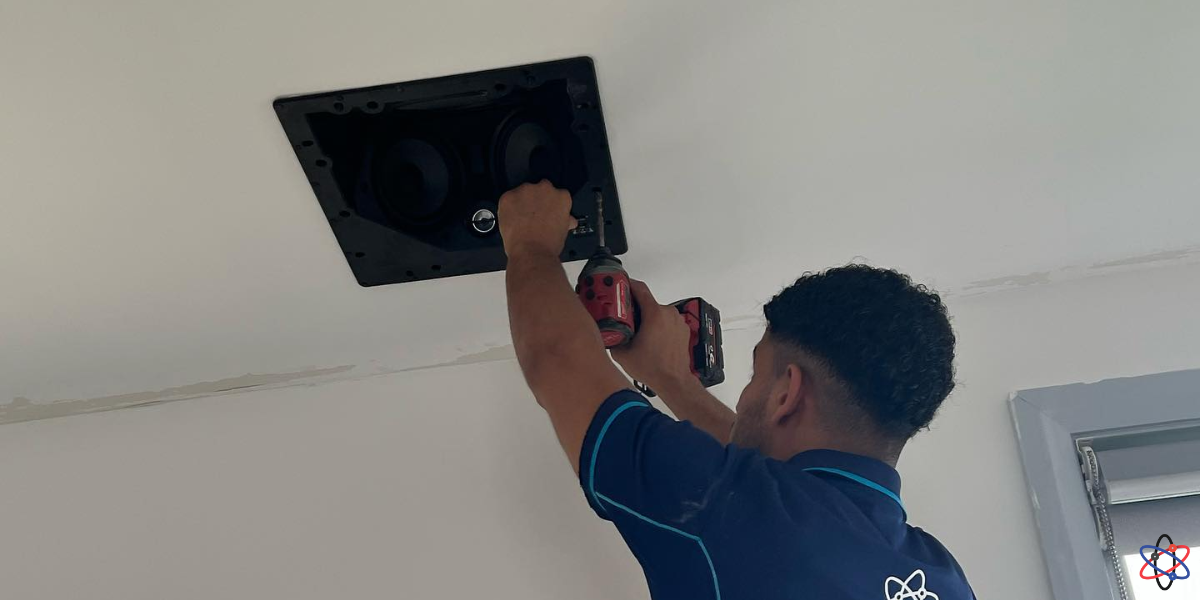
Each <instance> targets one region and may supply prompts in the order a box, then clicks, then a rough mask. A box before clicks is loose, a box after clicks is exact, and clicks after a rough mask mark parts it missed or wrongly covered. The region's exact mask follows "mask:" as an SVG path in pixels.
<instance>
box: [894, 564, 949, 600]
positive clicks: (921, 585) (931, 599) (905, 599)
mask: <svg viewBox="0 0 1200 600" xmlns="http://www.w3.org/2000/svg"><path fill="white" fill-rule="evenodd" d="M883 597H884V598H886V599H887V600H938V596H937V594H935V593H933V592H931V591H929V590H926V589H925V571H922V570H920V569H917V570H916V571H913V572H912V575H909V576H908V579H904V580H901V579H900V578H899V577H888V578H887V580H886V581H884V582H883Z"/></svg>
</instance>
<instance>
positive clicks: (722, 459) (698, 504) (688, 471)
mask: <svg viewBox="0 0 1200 600" xmlns="http://www.w3.org/2000/svg"><path fill="white" fill-rule="evenodd" d="M734 452H736V450H734V449H731V448H727V447H726V446H724V445H722V444H721V443H720V442H718V441H717V440H715V439H713V437H712V436H710V435H708V434H707V433H704V432H703V431H700V430H699V429H696V428H695V427H694V426H692V424H691V423H688V422H680V421H676V420H675V419H672V418H670V417H668V416H666V415H664V414H662V413H661V412H659V411H658V410H657V409H655V408H654V407H652V406H650V403H649V402H648V401H647V400H646V398H645V397H644V396H642V395H641V394H639V393H636V392H634V391H631V390H623V391H620V392H617V393H615V394H613V395H612V396H609V398H608V399H607V400H605V401H604V404H602V405H601V406H600V408H599V409H598V410H597V411H596V415H595V416H594V417H593V418H592V423H591V425H590V426H589V427H588V431H587V435H586V436H585V437H584V440H583V448H582V451H581V455H580V457H579V481H580V485H581V486H582V487H583V491H584V494H585V495H586V496H587V500H588V504H590V505H591V507H592V509H593V510H594V511H596V514H597V515H599V516H600V517H601V518H603V519H606V520H609V521H614V522H616V523H617V525H618V526H620V524H621V522H623V521H627V520H628V519H627V518H628V517H634V518H635V519H637V520H642V521H648V522H651V523H653V524H656V525H659V526H667V527H669V528H674V529H678V530H681V531H683V532H687V533H692V534H694V533H696V532H697V531H698V529H699V521H700V517H701V516H702V513H703V512H704V509H705V507H706V506H707V504H708V500H709V495H710V492H711V491H712V490H713V489H714V488H715V487H716V486H717V485H718V484H719V483H720V482H721V480H722V479H723V478H724V477H725V474H726V473H727V472H728V471H729V469H730V468H731V462H732V460H733V456H734V454H733V453H734ZM618 517H619V518H618Z"/></svg>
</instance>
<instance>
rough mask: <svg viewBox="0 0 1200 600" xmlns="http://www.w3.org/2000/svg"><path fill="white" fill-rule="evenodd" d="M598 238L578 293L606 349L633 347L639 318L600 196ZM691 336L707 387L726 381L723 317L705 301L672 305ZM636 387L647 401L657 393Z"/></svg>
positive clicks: (696, 366)
mask: <svg viewBox="0 0 1200 600" xmlns="http://www.w3.org/2000/svg"><path fill="white" fill-rule="evenodd" d="M596 232H597V234H598V235H599V238H600V240H599V241H600V244H599V245H598V246H597V247H596V253H595V254H593V255H592V257H591V258H590V259H588V261H587V264H585V265H584V266H583V270H582V271H580V272H579V283H578V284H577V285H576V286H575V293H576V294H578V295H579V300H580V301H581V302H583V306H584V308H586V309H587V311H588V314H590V315H591V316H592V319H593V320H595V321H596V326H597V327H599V328H600V337H601V339H603V340H604V347H605V348H615V347H617V346H621V345H624V344H627V343H629V340H631V339H633V336H634V335H635V334H636V333H637V329H638V324H639V321H640V318H639V317H640V314H639V311H638V307H637V303H636V302H635V301H634V299H633V293H632V292H631V291H630V289H629V274H628V273H626V272H625V267H624V266H623V265H622V264H621V261H620V259H618V258H617V257H616V256H615V255H613V253H612V251H611V250H609V249H608V246H607V245H606V244H605V240H604V197H603V196H602V195H601V194H600V192H598V191H597V192H596ZM671 306H674V307H675V308H676V309H677V310H678V311H679V313H680V314H682V315H683V319H684V321H685V322H686V323H687V325H688V329H689V330H691V335H690V336H689V340H688V346H689V348H690V350H691V355H692V361H691V369H692V374H694V375H695V376H696V377H697V378H698V379H699V380H700V383H702V384H704V386H705V387H709V386H713V385H716V384H718V383H721V382H722V381H725V357H724V354H723V353H722V351H721V313H720V312H719V311H718V310H717V309H716V308H715V307H713V305H711V304H709V303H707V302H705V301H704V300H702V299H700V298H686V299H684V300H680V301H678V302H674V303H672V304H671ZM634 383H635V384H637V386H638V389H640V390H642V392H643V393H645V394H646V395H648V396H654V395H655V394H654V392H653V390H651V389H649V388H647V387H646V386H644V385H642V384H640V383H638V382H634Z"/></svg>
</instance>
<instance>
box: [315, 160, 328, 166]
mask: <svg viewBox="0 0 1200 600" xmlns="http://www.w3.org/2000/svg"><path fill="white" fill-rule="evenodd" d="M313 164H315V165H317V166H318V167H324V166H328V165H329V161H327V160H325V159H323V158H318V159H317V162H315V163H313Z"/></svg>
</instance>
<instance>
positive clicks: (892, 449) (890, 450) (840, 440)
mask: <svg viewBox="0 0 1200 600" xmlns="http://www.w3.org/2000/svg"><path fill="white" fill-rule="evenodd" d="M903 448H904V444H903V443H901V444H898V445H892V444H880V443H875V441H874V440H870V441H868V440H864V439H856V437H855V436H851V435H842V436H837V437H833V436H819V437H816V439H814V438H813V437H807V436H806V438H805V439H804V440H803V441H800V440H795V441H793V443H788V444H783V445H781V447H779V448H777V449H772V451H770V452H768V453H767V455H768V456H770V457H771V458H775V459H778V460H783V461H786V460H788V459H790V458H791V457H793V456H795V455H797V454H800V453H801V452H805V451H808V450H837V451H838V452H846V453H849V454H857V455H859V456H866V457H868V458H874V459H875V460H878V461H880V462H883V463H886V464H887V465H888V466H890V467H892V468H893V469H894V468H896V461H897V460H898V459H899V458H900V450H901V449H903Z"/></svg>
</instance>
